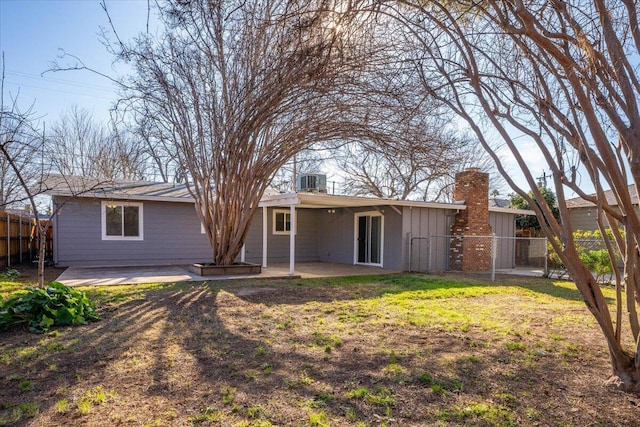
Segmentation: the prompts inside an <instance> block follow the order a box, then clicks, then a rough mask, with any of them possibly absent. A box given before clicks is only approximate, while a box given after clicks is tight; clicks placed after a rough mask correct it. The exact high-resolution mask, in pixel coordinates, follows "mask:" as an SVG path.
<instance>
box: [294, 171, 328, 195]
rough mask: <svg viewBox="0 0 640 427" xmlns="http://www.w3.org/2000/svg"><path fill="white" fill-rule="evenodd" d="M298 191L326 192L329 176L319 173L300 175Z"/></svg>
mask: <svg viewBox="0 0 640 427" xmlns="http://www.w3.org/2000/svg"><path fill="white" fill-rule="evenodd" d="M298 191H306V192H310V193H326V192H327V176H326V175H321V174H317V173H306V174H303V175H300V176H298Z"/></svg>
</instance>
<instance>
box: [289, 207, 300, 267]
mask: <svg viewBox="0 0 640 427" xmlns="http://www.w3.org/2000/svg"><path fill="white" fill-rule="evenodd" d="M289 213H290V215H289V217H290V219H291V220H290V225H289V275H291V276H293V275H294V272H295V266H296V230H297V228H298V227H296V205H294V204H292V205H291V206H290V207H289Z"/></svg>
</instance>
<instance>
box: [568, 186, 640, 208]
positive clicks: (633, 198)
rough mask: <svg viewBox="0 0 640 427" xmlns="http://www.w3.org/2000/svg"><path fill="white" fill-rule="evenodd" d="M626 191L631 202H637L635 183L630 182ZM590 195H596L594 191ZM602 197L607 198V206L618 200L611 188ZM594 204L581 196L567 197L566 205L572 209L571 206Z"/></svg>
mask: <svg viewBox="0 0 640 427" xmlns="http://www.w3.org/2000/svg"><path fill="white" fill-rule="evenodd" d="M627 189H628V191H629V195H630V196H631V202H632V203H633V204H634V205H637V204H638V192H637V191H636V186H635V184H631V185H629V186H628V187H627ZM590 196H594V197H595V196H596V194H595V193H592V194H590ZM604 197H605V199H606V200H607V204H609V206H618V201H617V200H616V196H615V194H614V192H613V190H607V191H605V192H604ZM593 206H595V204H594V203H591V202H590V201H588V200H584V199H583V198H581V197H575V198H573V199H567V207H568V208H569V209H573V208H588V207H593Z"/></svg>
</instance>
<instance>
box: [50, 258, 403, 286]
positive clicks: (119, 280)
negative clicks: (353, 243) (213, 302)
mask: <svg viewBox="0 0 640 427" xmlns="http://www.w3.org/2000/svg"><path fill="white" fill-rule="evenodd" d="M394 273H398V271H395V270H385V269H381V268H378V267H368V266H362V265H349V264H337V263H327V262H306V263H297V264H296V268H295V274H294V275H290V274H289V263H281V264H280V263H274V264H270V265H269V266H268V267H267V268H263V269H262V273H261V274H256V275H242V276H215V277H203V276H199V275H197V274H194V273H193V272H191V271H189V266H188V265H163V266H140V267H69V268H67V269H66V270H65V271H64V272H63V273H62V274H61V275H60V276H59V277H58V279H57V280H58V281H59V282H62V283H64V284H65V285H67V286H103V285H131V284H140V283H173V282H188V281H192V282H201V281H207V280H243V279H245V280H246V279H257V280H260V279H299V278H304V279H307V278H317V277H340V276H363V275H370V274H394Z"/></svg>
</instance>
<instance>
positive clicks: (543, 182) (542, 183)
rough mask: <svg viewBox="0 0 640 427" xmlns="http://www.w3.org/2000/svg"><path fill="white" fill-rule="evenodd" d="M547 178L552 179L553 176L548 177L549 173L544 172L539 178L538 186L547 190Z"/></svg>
mask: <svg viewBox="0 0 640 427" xmlns="http://www.w3.org/2000/svg"><path fill="white" fill-rule="evenodd" d="M547 178H551V175H547V173H546V172H545V171H544V170H543V171H542V176H539V177H538V186H539V187H543V188H547Z"/></svg>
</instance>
